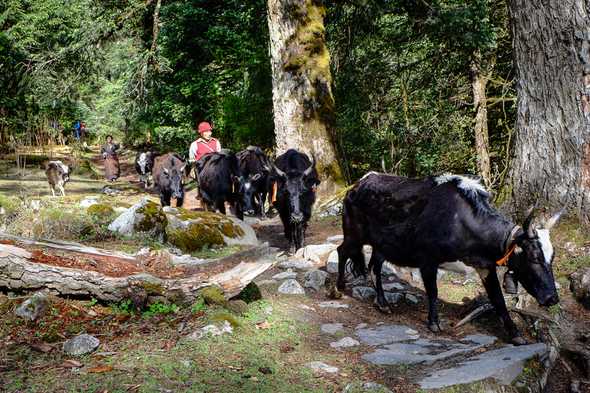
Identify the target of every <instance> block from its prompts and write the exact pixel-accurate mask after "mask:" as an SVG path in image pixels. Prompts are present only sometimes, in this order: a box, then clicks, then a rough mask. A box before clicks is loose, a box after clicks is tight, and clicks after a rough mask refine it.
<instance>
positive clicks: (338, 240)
mask: <svg viewBox="0 0 590 393" xmlns="http://www.w3.org/2000/svg"><path fill="white" fill-rule="evenodd" d="M343 240H344V235H334V236H330V237H329V238H327V239H326V241H327V242H328V243H336V244H340V243H342V241H343Z"/></svg>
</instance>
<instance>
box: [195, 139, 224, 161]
mask: <svg viewBox="0 0 590 393" xmlns="http://www.w3.org/2000/svg"><path fill="white" fill-rule="evenodd" d="M195 143H196V146H195V147H196V149H195V147H193V146H191V150H192V151H194V160H195V161H198V160H199V159H200V158H201V157H203V156H204V155H206V154H209V153H214V152H218V151H220V150H221V144H220V143H219V141H218V140H217V139H215V138H211V139H209V140H208V141H206V140H205V139H203V138H199V139H197V140H196V141H195V142H193V144H195Z"/></svg>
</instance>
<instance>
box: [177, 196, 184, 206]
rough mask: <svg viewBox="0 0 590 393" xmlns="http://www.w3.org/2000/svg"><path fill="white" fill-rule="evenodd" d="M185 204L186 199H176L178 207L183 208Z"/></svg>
mask: <svg viewBox="0 0 590 393" xmlns="http://www.w3.org/2000/svg"><path fill="white" fill-rule="evenodd" d="M183 203H184V197H183V198H176V207H182V204H183Z"/></svg>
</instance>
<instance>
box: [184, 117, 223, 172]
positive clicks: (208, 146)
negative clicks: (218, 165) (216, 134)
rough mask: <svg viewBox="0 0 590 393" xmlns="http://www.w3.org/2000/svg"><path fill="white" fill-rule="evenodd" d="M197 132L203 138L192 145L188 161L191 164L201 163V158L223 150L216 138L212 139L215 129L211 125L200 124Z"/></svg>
mask: <svg viewBox="0 0 590 393" xmlns="http://www.w3.org/2000/svg"><path fill="white" fill-rule="evenodd" d="M197 130H198V131H199V134H201V137H200V138H198V139H197V140H196V141H194V142H193V143H191V147H190V149H189V153H188V160H189V162H190V163H193V162H196V161H199V160H200V159H201V157H203V156H204V155H207V154H209V153H215V152H218V151H220V150H221V144H220V143H219V141H218V140H217V139H215V138H212V137H211V133H212V131H213V128H211V124H209V123H207V122H206V121H204V122H201V123H199V125H198V127H197Z"/></svg>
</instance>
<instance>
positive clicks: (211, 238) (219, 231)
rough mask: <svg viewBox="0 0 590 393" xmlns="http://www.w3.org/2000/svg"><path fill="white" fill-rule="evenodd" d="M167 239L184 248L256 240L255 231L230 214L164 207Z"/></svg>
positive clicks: (194, 250)
mask: <svg viewBox="0 0 590 393" xmlns="http://www.w3.org/2000/svg"><path fill="white" fill-rule="evenodd" d="M165 214H166V217H167V222H168V224H167V227H166V234H167V238H168V242H169V243H171V244H172V245H174V246H175V247H177V248H179V249H180V250H182V251H183V252H187V253H192V252H196V251H200V250H202V249H203V248H205V247H207V248H209V247H212V246H213V247H219V246H224V245H254V244H257V239H256V234H255V233H254V231H253V230H252V228H251V227H249V226H248V225H247V224H245V223H243V222H242V221H240V220H238V219H235V218H233V217H228V216H224V215H222V214H217V213H212V212H195V211H189V210H186V209H182V208H177V209H166V210H165Z"/></svg>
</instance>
